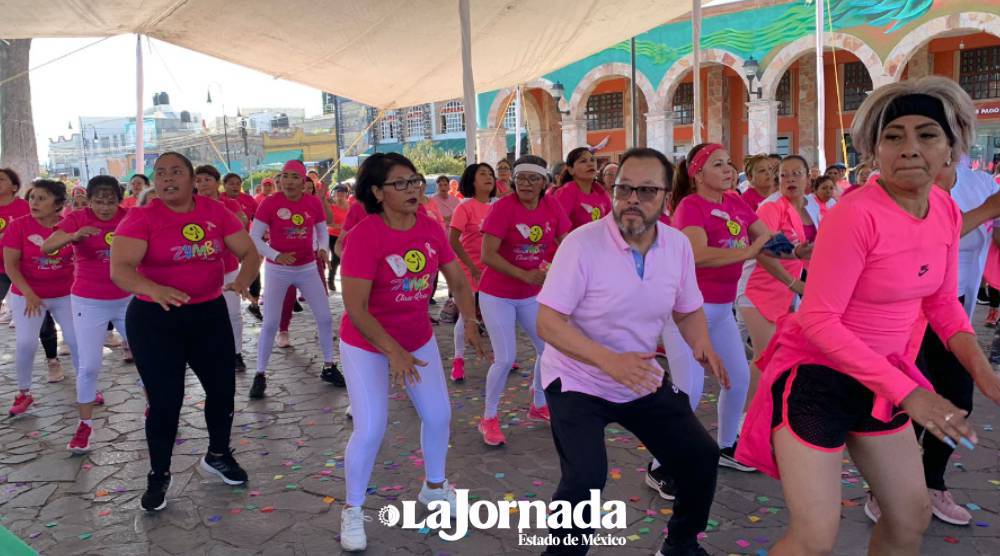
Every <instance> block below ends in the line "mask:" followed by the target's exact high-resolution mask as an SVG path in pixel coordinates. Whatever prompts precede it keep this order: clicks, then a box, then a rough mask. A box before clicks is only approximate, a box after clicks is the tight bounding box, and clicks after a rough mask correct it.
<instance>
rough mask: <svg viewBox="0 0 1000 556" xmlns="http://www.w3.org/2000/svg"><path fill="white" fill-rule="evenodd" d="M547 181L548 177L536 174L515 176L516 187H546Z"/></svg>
mask: <svg viewBox="0 0 1000 556" xmlns="http://www.w3.org/2000/svg"><path fill="white" fill-rule="evenodd" d="M547 180H548V177H547V176H543V175H541V174H535V173H526V174H518V175H516V176H514V184H515V185H528V184H531V185H544V184H545V182H546V181H547Z"/></svg>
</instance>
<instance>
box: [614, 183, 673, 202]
mask: <svg viewBox="0 0 1000 556" xmlns="http://www.w3.org/2000/svg"><path fill="white" fill-rule="evenodd" d="M666 190H667V188H665V187H653V186H651V185H640V186H638V187H634V186H631V185H625V184H623V183H616V184H615V187H614V193H615V199H618V200H619V201H626V200H628V199H629V198H631V197H632V194H633V193H635V194H636V196H637V197H639V200H640V201H642V202H644V203H648V202H650V201H652V200H654V199H656V196H657V195H658V194H659V193H660V191H666Z"/></svg>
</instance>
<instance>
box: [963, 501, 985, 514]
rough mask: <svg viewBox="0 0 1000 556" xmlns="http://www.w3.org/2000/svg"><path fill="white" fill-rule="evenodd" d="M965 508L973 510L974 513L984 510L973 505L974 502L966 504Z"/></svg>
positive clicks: (977, 505)
mask: <svg viewBox="0 0 1000 556" xmlns="http://www.w3.org/2000/svg"><path fill="white" fill-rule="evenodd" d="M965 507H966V508H969V509H970V510H972V511H974V512H978V511H979V510H981V509H982V508H980V507H979V504H973V503H972V502H969V503H968V504H966V505H965Z"/></svg>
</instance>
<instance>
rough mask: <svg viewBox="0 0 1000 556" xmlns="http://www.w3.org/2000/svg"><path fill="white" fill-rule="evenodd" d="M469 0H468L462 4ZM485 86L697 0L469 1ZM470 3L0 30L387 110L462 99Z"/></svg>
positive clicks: (17, 17) (108, 12) (409, 0)
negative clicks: (174, 48) (133, 51)
mask: <svg viewBox="0 0 1000 556" xmlns="http://www.w3.org/2000/svg"><path fill="white" fill-rule="evenodd" d="M462 1H466V0H462ZM468 1H469V8H470V24H469V30H470V32H471V55H472V57H471V59H472V62H473V66H474V67H475V82H474V85H475V89H476V90H477V91H491V90H495V89H500V88H503V87H509V86H513V85H516V84H518V83H522V82H525V81H529V80H531V79H535V78H537V77H539V76H541V75H543V74H545V73H548V72H550V71H553V70H556V69H558V68H560V67H563V66H566V65H568V64H570V63H572V62H575V61H577V60H580V59H582V58H585V57H587V56H589V55H591V54H593V53H595V52H598V51H600V50H601V49H604V48H607V47H609V46H611V45H613V44H615V43H618V42H621V41H623V40H627V39H628V38H629V37H632V36H634V35H637V34H640V33H643V32H645V31H647V30H649V29H652V28H654V27H656V26H658V25H661V24H663V23H666V22H667V21H670V20H672V19H675V18H677V17H678V16H681V15H683V14H685V13H687V12H688V11H689V10H690V8H691V3H690V0H615V1H613V2H608V1H599V0H590V1H586V0H584V1H580V0H468ZM459 4H460V0H367V1H361V0H100V1H99V2H80V1H79V0H41V1H40V0H4V1H3V2H2V4H0V5H2V9H0V12H2V14H0V37H3V38H29V37H72V36H80V37H90V36H108V35H117V34H122V33H139V34H143V35H148V36H150V37H153V38H156V39H159V40H162V41H166V42H169V43H172V44H175V45H179V46H183V47H185V48H189V49H191V50H195V51H198V52H202V53H205V54H209V55H211V56H215V57H217V58H220V59H223V60H227V61H230V62H233V63H236V64H240V65H243V66H246V67H249V68H253V69H256V70H259V71H262V72H264V73H267V74H270V75H273V76H275V77H279V78H282V79H287V80H290V81H295V82H298V83H302V84H304V85H308V86H311V87H315V88H317V89H320V90H323V91H328V92H331V93H335V94H338V95H341V96H344V97H347V98H351V99H354V100H357V101H360V102H363V103H366V104H370V105H372V106H376V107H379V108H393V107H403V106H411V105H414V104H420V103H424V102H433V101H440V100H446V99H450V98H455V97H460V96H462V94H463V86H462V75H463V71H462V55H461V52H462V30H461V26H460V23H459Z"/></svg>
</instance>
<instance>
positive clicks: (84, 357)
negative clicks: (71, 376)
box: [70, 295, 132, 403]
mask: <svg viewBox="0 0 1000 556" xmlns="http://www.w3.org/2000/svg"><path fill="white" fill-rule="evenodd" d="M70 299H71V300H72V307H73V330H74V332H76V340H77V345H78V346H79V349H80V354H79V357H78V359H79V361H80V366H79V367H78V368H77V371H76V403H91V402H93V401H94V398H96V397H97V380H98V379H99V378H100V376H101V359H102V357H103V356H104V338H105V335H106V334H107V331H108V323H109V322H110V323H112V324H114V325H115V330H117V331H118V333H119V334H121V335H122V340H124V341H125V343H126V344H127V343H128V337H127V336H126V335H125V334H126V332H125V310H126V309H128V304H129V302H130V301H132V296H129V297H123V298H121V299H90V298H87V297H78V296H75V295H71V296H70Z"/></svg>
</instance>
